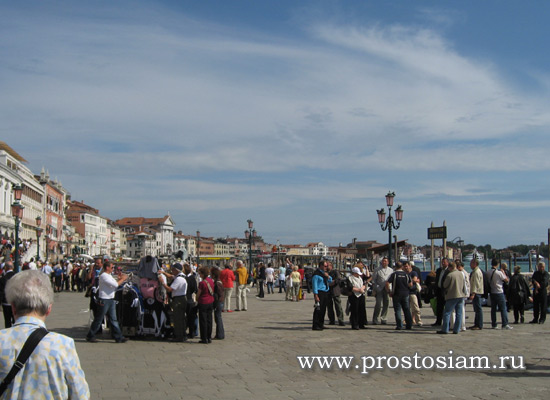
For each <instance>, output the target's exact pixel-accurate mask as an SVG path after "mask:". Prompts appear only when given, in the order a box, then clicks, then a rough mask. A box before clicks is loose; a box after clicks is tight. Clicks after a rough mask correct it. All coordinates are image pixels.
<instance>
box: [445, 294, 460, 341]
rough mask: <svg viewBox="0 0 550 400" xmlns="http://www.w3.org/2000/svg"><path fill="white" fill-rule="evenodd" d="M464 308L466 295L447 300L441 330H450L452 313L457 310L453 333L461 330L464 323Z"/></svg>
mask: <svg viewBox="0 0 550 400" xmlns="http://www.w3.org/2000/svg"><path fill="white" fill-rule="evenodd" d="M463 310H464V297H458V298H456V299H449V300H445V308H444V309H443V321H442V323H441V330H442V331H443V332H449V323H450V320H451V314H452V312H453V311H454V312H455V314H456V315H455V325H454V326H453V333H458V332H460V328H461V325H462V311H463Z"/></svg>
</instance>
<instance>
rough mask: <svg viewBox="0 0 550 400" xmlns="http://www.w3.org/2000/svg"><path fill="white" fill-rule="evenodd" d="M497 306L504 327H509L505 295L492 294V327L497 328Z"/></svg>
mask: <svg viewBox="0 0 550 400" xmlns="http://www.w3.org/2000/svg"><path fill="white" fill-rule="evenodd" d="M497 306H498V309H499V310H500V318H501V319H502V326H503V327H505V326H506V325H508V310H507V309H506V298H505V297H504V293H491V325H492V327H493V328H495V327H496V326H497Z"/></svg>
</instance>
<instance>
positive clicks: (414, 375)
mask: <svg viewBox="0 0 550 400" xmlns="http://www.w3.org/2000/svg"><path fill="white" fill-rule="evenodd" d="M254 295H255V289H252V292H251V293H250V294H249V299H248V311H247V312H234V313H229V314H228V313H224V314H223V318H224V324H225V331H226V339H225V340H222V341H216V340H214V341H213V343H212V344H210V345H204V344H200V343H198V340H193V341H191V342H190V343H167V342H162V341H157V340H154V339H152V340H147V341H145V340H135V341H134V340H131V341H129V342H128V343H125V344H115V343H114V341H112V340H105V341H103V340H101V337H99V338H100V342H99V343H95V344H93V343H88V342H86V341H85V340H84V337H85V334H86V331H87V326H88V320H89V314H88V312H87V304H88V299H86V298H85V297H84V296H83V294H81V293H65V292H64V293H59V294H56V295H55V296H56V300H55V304H54V309H53V312H52V315H51V316H50V317H49V318H48V320H47V325H48V328H49V329H50V330H52V331H56V332H60V333H63V334H66V335H69V336H71V337H73V338H74V339H75V341H76V347H77V350H78V354H79V356H80V360H81V363H82V366H83V369H84V371H85V373H86V378H87V380H88V383H89V385H90V390H91V393H92V398H93V399H105V400H107V399H109V400H114V399H152V400H154V399H189V398H196V399H251V398H260V399H274V400H275V399H277V400H283V399H329V398H330V399H338V398H347V399H353V398H376V399H378V398H389V399H394V398H397V399H446V398H477V399H494V398H497V397H498V398H502V399H516V398H529V399H538V398H542V397H543V396H545V397H547V393H548V389H547V387H548V382H549V380H548V378H549V377H550V354H549V350H548V349H549V344H550V325H529V324H523V325H514V329H513V330H511V331H502V330H492V329H485V330H483V331H481V332H479V331H478V332H476V331H467V332H462V333H460V334H459V335H452V334H450V335H437V334H436V333H435V329H434V328H432V327H430V326H429V325H430V324H431V323H433V321H434V318H433V314H432V313H431V310H430V309H429V308H427V307H426V306H425V307H424V308H422V311H423V315H424V317H423V320H424V324H425V325H428V326H424V327H414V328H413V331H395V330H394V326H393V325H386V326H382V325H380V326H372V325H369V326H368V329H366V330H361V331H352V330H351V329H350V328H349V326H346V327H332V326H331V327H330V328H331V329H327V330H325V331H323V332H317V331H312V330H311V316H312V310H313V301H312V299H311V296H310V298H309V299H307V300H305V301H303V302H299V303H292V302H286V301H284V295H283V294H278V293H275V294H273V295H266V298H264V299H261V300H260V299H256V298H255V296H254ZM234 306H235V303H234V301H233V307H234ZM372 308H373V299H370V298H369V303H368V309H367V313H368V316H369V319H370V317H371V315H372ZM484 310H485V326H486V327H487V326H489V325H490V323H489V321H490V316H489V309H488V308H485V309H484ZM467 315H468V316H469V319H468V320H467V325H471V322H472V321H473V314H472V312H471V305H468V306H467ZM510 315H511V314H510ZM531 318H532V313H531V312H527V314H526V320H527V321H529V320H530V319H531ZM389 320H390V321H391V322H393V309H391V318H390V319H389ZM499 320H500V318H499ZM346 322H347V320H346ZM107 335H108V334H107ZM107 335H106V336H107ZM449 351H453V354H455V355H463V356H471V355H480V356H481V355H483V356H488V357H489V359H490V360H491V363H493V362H495V361H498V357H499V356H503V355H515V356H523V357H524V359H523V362H524V364H525V367H526V369H525V370H511V369H507V370H498V369H497V370H466V371H464V370H447V371H442V370H436V369H431V370H425V369H424V370H422V369H421V370H415V369H403V368H397V369H389V368H388V367H385V369H383V370H377V371H371V372H370V373H369V374H361V371H362V366H363V364H362V363H363V361H362V360H361V357H362V356H378V355H386V356H392V355H393V356H397V357H403V356H411V357H412V356H414V354H415V353H418V355H419V356H422V357H424V356H432V357H436V356H440V355H443V356H447V357H449ZM299 355H317V356H323V355H326V356H328V355H332V356H334V355H338V356H341V355H342V356H354V360H353V362H352V364H351V367H350V368H349V369H338V368H334V367H333V368H332V369H331V370H321V369H320V368H319V367H315V368H313V369H309V370H304V369H301V368H300V365H299V363H298V360H297V356H299ZM518 363H519V362H518ZM356 365H357V366H358V368H356Z"/></svg>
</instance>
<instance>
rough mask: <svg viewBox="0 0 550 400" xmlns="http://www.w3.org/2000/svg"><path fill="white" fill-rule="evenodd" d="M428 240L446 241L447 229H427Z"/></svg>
mask: <svg viewBox="0 0 550 400" xmlns="http://www.w3.org/2000/svg"><path fill="white" fill-rule="evenodd" d="M428 239H432V240H433V239H447V227H446V226H438V227H435V228H428Z"/></svg>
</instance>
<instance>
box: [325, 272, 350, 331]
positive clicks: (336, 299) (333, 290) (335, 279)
mask: <svg viewBox="0 0 550 400" xmlns="http://www.w3.org/2000/svg"><path fill="white" fill-rule="evenodd" d="M327 264H328V274H329V275H330V277H331V278H332V282H331V283H329V285H328V286H329V295H328V299H327V312H328V320H329V325H336V320H335V318H334V311H335V310H336V317H337V318H338V325H340V326H345V325H346V324H345V323H344V312H343V311H342V302H341V301H340V295H341V294H342V293H341V290H340V273H339V272H338V271H337V270H335V269H334V266H333V265H332V263H331V262H329V263H327Z"/></svg>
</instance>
